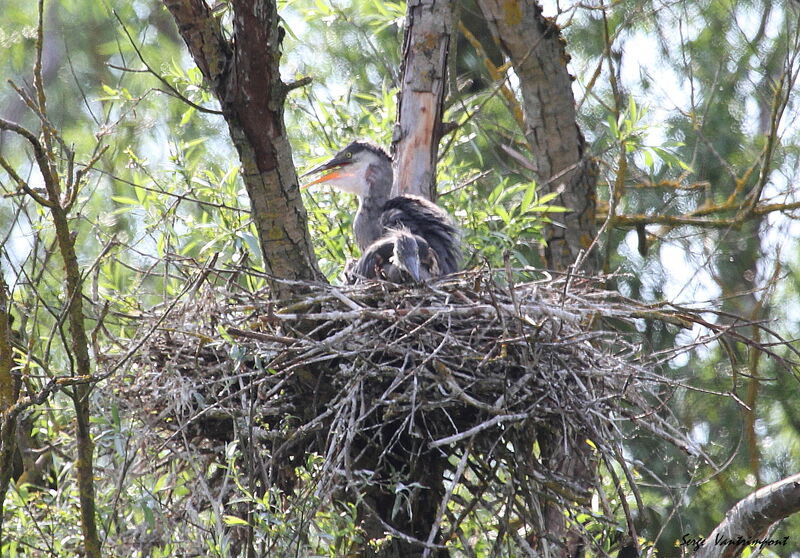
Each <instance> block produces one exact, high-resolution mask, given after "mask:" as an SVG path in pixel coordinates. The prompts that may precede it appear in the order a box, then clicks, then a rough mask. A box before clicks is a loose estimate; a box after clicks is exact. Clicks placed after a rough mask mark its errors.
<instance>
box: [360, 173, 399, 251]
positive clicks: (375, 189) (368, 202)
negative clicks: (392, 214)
mask: <svg viewBox="0 0 800 558" xmlns="http://www.w3.org/2000/svg"><path fill="white" fill-rule="evenodd" d="M365 180H366V182H367V188H366V194H365V195H363V196H359V198H358V212H356V218H355V221H354V222H353V233H354V234H355V237H356V244H358V248H359V249H360V250H361V251H362V252H363V251H364V250H365V249H366V248H367V246H369V245H370V244H372V243H373V242H375V241H376V240H378V239H379V238H380V237H381V236H383V226H382V225H381V213H383V207H384V206H385V205H386V202H387V201H389V196H390V195H391V193H392V166H391V162H389V161H386V164H381V165H377V164H375V165H370V166H369V168H368V169H367V172H366V178H365Z"/></svg>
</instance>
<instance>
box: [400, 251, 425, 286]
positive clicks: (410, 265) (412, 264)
mask: <svg viewBox="0 0 800 558" xmlns="http://www.w3.org/2000/svg"><path fill="white" fill-rule="evenodd" d="M403 267H405V268H406V271H408V274H409V275H411V277H412V278H413V279H414V282H416V283H421V282H422V279H421V275H422V274H421V273H420V271H419V259H418V258H417V257H416V255H415V254H407V255H405V256H403Z"/></svg>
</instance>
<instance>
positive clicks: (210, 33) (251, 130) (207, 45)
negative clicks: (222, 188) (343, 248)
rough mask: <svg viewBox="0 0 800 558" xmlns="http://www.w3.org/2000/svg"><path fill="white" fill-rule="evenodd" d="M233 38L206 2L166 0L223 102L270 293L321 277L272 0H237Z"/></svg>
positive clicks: (279, 293)
mask: <svg viewBox="0 0 800 558" xmlns="http://www.w3.org/2000/svg"><path fill="white" fill-rule="evenodd" d="M231 4H232V6H233V12H234V17H233V37H232V40H231V41H227V40H225V39H224V38H223V35H222V30H221V28H220V24H219V21H218V20H217V19H216V18H215V17H214V16H213V15H212V14H211V11H210V10H209V8H208V6H207V5H206V3H205V1H204V0H164V5H165V6H166V7H167V9H168V10H169V11H170V13H171V14H172V16H173V18H174V19H175V22H176V23H177V24H178V30H179V31H180V34H181V36H182V37H183V40H184V41H185V42H186V45H187V46H188V47H189V52H190V53H191V54H192V56H193V57H194V60H195V62H196V63H197V66H198V67H199V68H200V70H201V71H202V72H203V75H204V76H205V79H206V82H207V83H208V84H209V86H210V87H211V88H212V90H213V91H214V93H215V95H216V97H217V99H218V100H219V102H220V105H221V106H222V113H223V116H224V117H225V120H226V122H227V123H228V129H229V131H230V135H231V139H232V140H233V143H234V145H235V146H236V150H237V151H238V152H239V159H240V160H241V163H242V178H243V179H244V183H245V186H246V187H247V193H248V195H249V197H250V207H251V210H252V218H253V222H254V223H255V225H256V229H257V230H258V235H259V240H260V242H261V252H262V254H263V256H264V267H265V270H266V272H267V273H268V274H269V275H271V276H272V277H273V278H274V279H273V280H272V281H271V286H272V289H273V292H274V294H275V295H276V296H278V297H281V296H285V295H288V294H291V292H292V291H293V288H292V285H290V284H287V283H282V282H280V281H278V279H290V280H309V279H321V278H322V276H321V274H320V272H319V270H318V269H317V264H316V259H315V257H314V251H313V247H312V244H311V238H310V235H309V233H308V216H307V214H306V210H305V207H303V204H302V201H301V199H300V190H299V189H298V185H297V173H296V172H295V168H294V164H293V161H292V152H291V146H290V145H289V139H288V137H287V134H286V126H285V125H284V121H283V103H284V100H285V98H286V94H287V93H288V91H289V90H290V89H291V86H289V85H286V84H284V83H283V82H282V81H281V79H280V72H279V66H278V64H279V61H280V43H281V40H282V38H283V30H282V29H280V28H279V27H278V13H277V9H276V5H275V2H274V1H272V0H234V1H233V2H231Z"/></svg>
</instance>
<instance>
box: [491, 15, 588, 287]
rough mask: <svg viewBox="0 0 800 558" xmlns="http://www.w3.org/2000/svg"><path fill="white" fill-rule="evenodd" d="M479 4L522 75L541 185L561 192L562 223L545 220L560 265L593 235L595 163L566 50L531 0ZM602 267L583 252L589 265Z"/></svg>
mask: <svg viewBox="0 0 800 558" xmlns="http://www.w3.org/2000/svg"><path fill="white" fill-rule="evenodd" d="M479 4H480V6H481V10H482V11H483V14H484V16H485V17H486V19H487V21H488V22H489V25H490V28H492V32H493V33H494V35H495V38H496V40H497V41H498V42H499V43H500V45H501V46H502V48H503V51H504V52H505V53H506V55H507V56H508V57H509V58H510V59H511V62H512V63H513V65H514V71H515V72H516V74H517V76H518V77H519V82H520V90H521V92H522V101H523V104H522V107H523V114H524V118H525V129H524V130H523V132H524V134H525V137H526V138H527V140H528V144H529V145H530V147H531V151H532V152H533V153H534V154H535V157H536V165H537V175H538V179H539V184H540V186H541V187H543V188H545V189H546V191H547V192H559V196H558V198H557V202H558V204H559V205H562V206H564V207H566V208H567V209H568V210H569V212H568V213H566V214H564V217H563V223H561V224H562V225H563V228H562V227H560V226H554V225H549V226H548V227H547V248H546V254H545V256H546V261H547V265H548V266H549V267H551V268H553V269H557V270H565V269H567V268H568V267H569V266H570V265H572V264H573V263H574V262H575V261H576V259H577V257H578V256H579V253H580V252H581V251H585V250H587V249H588V248H589V246H590V245H591V243H592V240H593V239H594V236H595V186H596V182H597V176H596V170H595V166H594V163H593V162H592V161H591V159H589V158H588V157H587V156H586V155H585V153H584V147H585V141H584V138H583V134H581V131H580V129H579V128H578V125H577V121H576V113H575V98H574V96H573V94H572V76H570V75H569V72H568V71H567V62H568V61H569V55H567V53H566V51H565V50H564V41H563V39H562V37H561V33H560V30H559V28H558V26H557V25H556V24H555V22H553V21H551V20H549V19H547V18H545V17H544V16H543V15H542V10H541V8H540V7H539V6H538V4H537V3H536V2H534V1H533V0H479ZM598 268H599V266H598V261H597V258H595V257H590V258H587V259H586V261H585V262H584V264H583V269H584V271H586V272H589V273H592V272H595V271H597V270H598Z"/></svg>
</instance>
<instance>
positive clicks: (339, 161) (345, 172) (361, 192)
mask: <svg viewBox="0 0 800 558" xmlns="http://www.w3.org/2000/svg"><path fill="white" fill-rule="evenodd" d="M386 167H388V169H389V172H390V173H391V160H390V159H389V156H388V155H387V154H386V152H385V151H383V149H381V148H379V147H375V146H374V145H371V144H369V143H365V142H361V141H354V142H353V143H351V144H350V145H348V146H347V147H345V148H344V149H342V150H341V151H339V152H338V153H337V154H336V155H334V156H333V157H331V158H330V159H328V160H327V161H325V162H324V163H322V164H321V165H318V166H316V167H314V168H313V169H311V170H310V171H308V172H306V173H305V174H303V175H302V176H301V178H303V177H305V176H309V175H312V174H317V173H320V172H325V171H327V172H325V174H323V175H322V176H320V177H319V178H317V179H316V180H312V181H311V182H309V183H308V184H306V185H304V186H303V188H308V187H309V186H311V185H312V184H321V183H325V184H327V185H329V186H333V187H334V188H336V189H337V190H341V191H342V192H347V193H349V194H355V195H357V196H359V197H362V198H363V197H365V196H366V195H367V194H368V193H369V190H370V188H372V187H373V185H374V181H375V176H376V174H377V173H376V169H379V170H384V169H385V168H386ZM389 186H390V187H391V174H389Z"/></svg>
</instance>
